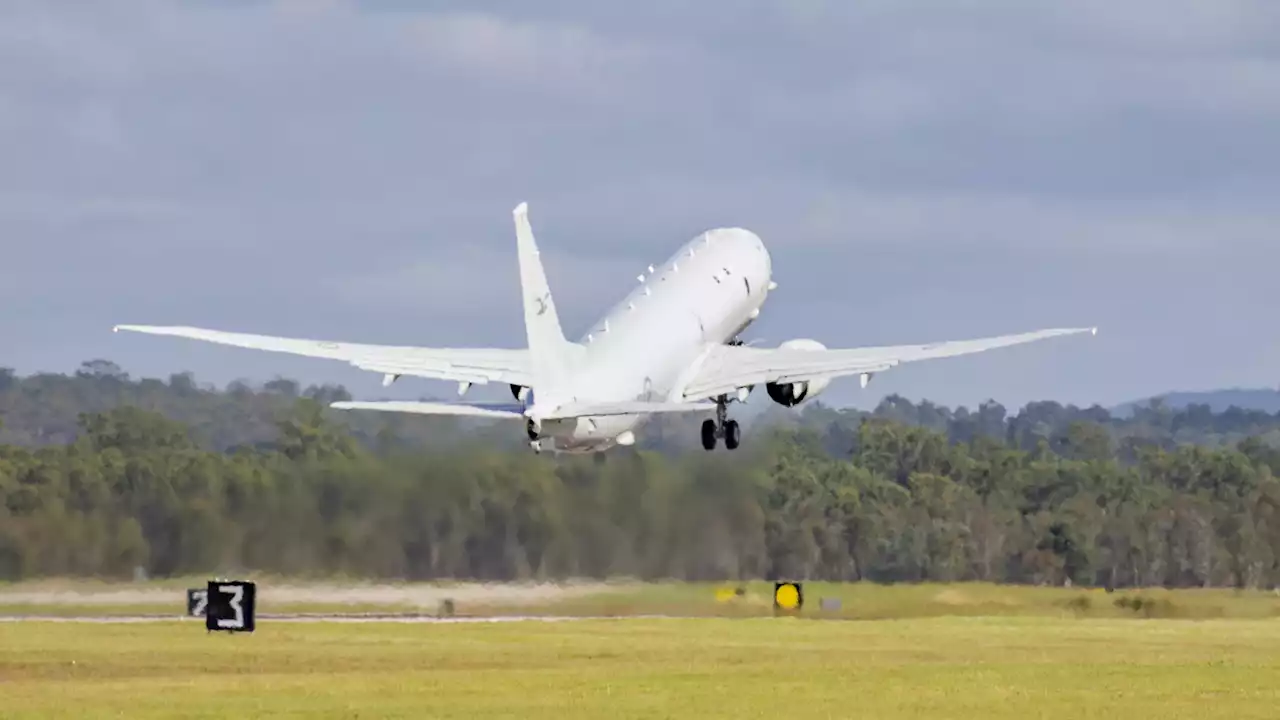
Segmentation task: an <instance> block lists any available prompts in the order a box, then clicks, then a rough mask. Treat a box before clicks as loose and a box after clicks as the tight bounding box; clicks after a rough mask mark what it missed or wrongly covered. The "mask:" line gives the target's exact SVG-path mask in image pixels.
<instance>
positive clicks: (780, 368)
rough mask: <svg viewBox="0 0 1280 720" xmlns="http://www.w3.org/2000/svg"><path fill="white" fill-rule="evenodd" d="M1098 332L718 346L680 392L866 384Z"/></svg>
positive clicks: (705, 394)
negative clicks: (886, 374) (905, 366)
mask: <svg viewBox="0 0 1280 720" xmlns="http://www.w3.org/2000/svg"><path fill="white" fill-rule="evenodd" d="M1097 332H1098V329H1097V328H1064V329H1055V330H1039V331H1036V332H1029V333H1022V334H1020V335H1001V336H999V337H991V338H982V339H979V340H956V341H948V342H935V343H928V344H925V345H891V346H884V347H867V348H855V349H850V350H835V349H833V350H826V349H821V350H819V349H813V350H811V349H801V348H773V349H766V348H753V347H745V346H740V345H739V346H734V345H717V346H716V347H714V348H712V350H711V353H710V354H709V355H708V356H707V357H706V359H705V360H704V362H703V364H702V366H701V368H700V369H699V370H698V372H697V374H696V375H694V377H693V379H692V380H691V381H690V382H689V384H688V385H687V386H686V387H685V390H684V397H685V399H686V400H692V399H700V398H711V397H718V396H720V395H726V394H731V393H733V392H735V391H736V390H737V389H738V388H741V387H747V386H751V385H761V384H764V383H770V382H772V383H792V382H804V381H810V382H813V381H816V380H831V379H834V378H838V377H845V376H849V375H862V376H863V382H864V384H865V382H866V379H867V378H869V377H870V375H871V374H873V373H877V372H882V371H884V370H888V369H890V368H892V367H895V366H897V365H899V364H901V363H904V362H915V361H918V360H932V359H936V358H945V357H956V356H958V355H968V354H970V353H977V352H984V351H986V350H994V349H996V348H1002V347H1008V346H1010V345H1021V344H1023V343H1029V342H1035V341H1037V340H1044V339H1046V338H1051V337H1058V336H1062V335H1075V334H1079V333H1093V334H1095V335H1096V334H1097Z"/></svg>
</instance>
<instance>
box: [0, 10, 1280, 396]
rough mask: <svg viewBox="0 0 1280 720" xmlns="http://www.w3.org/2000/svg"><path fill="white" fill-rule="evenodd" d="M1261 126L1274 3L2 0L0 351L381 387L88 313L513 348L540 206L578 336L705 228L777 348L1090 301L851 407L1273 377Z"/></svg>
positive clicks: (1277, 116) (846, 385) (1274, 87)
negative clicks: (123, 329) (766, 265)
mask: <svg viewBox="0 0 1280 720" xmlns="http://www.w3.org/2000/svg"><path fill="white" fill-rule="evenodd" d="M1277 128H1280V3H1277V2H1275V0H1214V1H1213V2H1204V1H1203V0H1126V2H1123V3H1117V2H1113V1H1112V0H1075V1H1074V2H1071V3H1049V2H1042V3H1028V2H1025V0H967V1H966V2H955V1H954V0H865V1H862V2H851V1H849V0H840V1H836V0H830V1H823V0H790V1H786V2H766V1H765V0H737V1H735V2H726V1H724V0H706V1H705V2H697V3H690V2H675V1H674V0H649V1H648V2H645V3H635V2H613V1H610V2H603V1H602V0H575V1H570V0H540V2H537V3H531V2H527V0H519V1H517V0H509V1H507V2H487V3H486V2H477V1H474V0H472V1H467V2H463V1H461V0H459V1H457V2H452V1H440V2H408V1H407V0H403V1H395V0H388V1H386V2H359V1H357V0H292V1H284V0H276V1H271V2H268V1H261V2H256V1H229V0H220V1H219V2H214V1H213V0H208V1H205V2H194V1H193V2H161V1H160V0H129V1H128V2H125V1H120V2H98V1H95V2H89V1H84V2H75V1H71V0H68V1H66V2H48V0H10V1H8V2H5V3H3V4H0V366H8V367H13V368H15V369H17V370H18V371H19V372H21V373H24V374H25V373H31V372H35V371H57V372H70V371H73V370H74V369H75V368H76V367H77V366H78V365H79V364H80V363H81V362H82V361H85V360H88V359H91V358H106V359H110V360H113V361H115V362H117V363H119V364H120V365H121V366H122V367H123V368H124V369H125V370H126V371H128V372H129V373H131V374H132V375H134V376H154V377H167V376H168V375H169V374H170V373H174V372H181V371H191V372H193V373H195V375H196V377H197V379H198V380H200V381H207V382H212V383H217V384H219V385H223V384H226V383H227V382H229V381H231V380H234V379H246V380H249V381H252V382H263V381H266V380H269V379H271V378H273V377H276V376H277V375H284V376H287V377H293V378H297V379H299V380H301V381H303V382H305V383H319V382H338V383H343V384H345V385H346V386H347V387H348V388H349V389H350V390H351V391H352V393H353V394H355V395H356V396H357V397H374V396H378V397H381V396H384V395H386V394H387V393H386V392H385V391H383V389H382V388H381V386H380V385H379V382H378V380H379V378H378V377H377V376H373V375H369V374H365V373H361V372H359V371H356V370H354V369H351V368H348V367H346V366H344V365H343V364H341V363H334V362H331V361H324V360H311V359H301V358H294V357H290V356H284V355H276V354H269V353H259V352H254V351H249V350H241V349H235V348H224V347H219V346H214V345H208V344H203V343H196V342H190V341H184V340H178V339H172V338H159V337H150V336H141V335H131V334H119V335H116V334H113V333H111V327H112V325H114V324H117V323H141V324H183V325H195V326H201V327H210V328H217V329H224V330H239V331H246V332H259V333H266V334H275V335H285V336H292V337H309V338H317V339H328V340H348V341H356V342H380V343H395V344H415V345H429V346H499V347H519V346H521V345H522V344H523V330H522V328H521V325H520V309H519V303H520V300H519V290H518V278H517V270H516V260H515V254H514V234H513V230H512V227H511V209H512V208H513V207H514V206H515V205H516V204H517V203H519V202H521V201H528V202H529V205H530V217H531V220H532V222H533V225H534V229H535V232H536V233H537V236H538V240H539V244H540V245H541V249H542V253H543V258H544V261H545V263H546V266H547V273H548V275H549V277H550V280H551V283H552V287H553V290H554V291H555V293H556V300H557V304H558V306H559V308H560V312H561V317H562V320H563V322H564V324H565V326H566V331H568V332H570V334H572V335H574V336H576V335H577V334H578V333H579V331H581V330H584V329H585V328H586V326H587V325H588V324H589V323H590V322H591V321H592V320H593V319H594V318H595V317H597V316H598V315H599V313H600V312H602V311H603V310H604V309H605V308H607V307H608V306H609V305H611V304H612V303H613V302H614V301H616V300H617V299H618V298H619V297H621V296H622V295H623V294H624V293H625V292H626V291H627V290H628V289H629V287H628V286H629V284H630V283H632V282H634V278H635V275H636V274H637V273H638V272H639V271H641V270H642V269H643V268H644V267H645V266H646V265H648V264H650V263H654V262H656V261H659V260H662V259H664V258H666V257H667V256H668V255H670V253H671V252H672V251H674V250H675V248H677V247H678V246H679V245H680V244H682V243H683V242H684V241H686V240H688V239H689V238H692V237H694V236H695V235H697V234H698V233H700V232H701V231H702V230H704V229H707V228H710V227H717V226H740V227H747V228H751V229H752V230H754V231H756V232H757V233H758V234H760V236H761V237H762V238H763V239H764V241H765V243H766V244H767V245H768V247H769V249H770V251H771V253H772V256H773V267H774V274H775V280H776V281H777V282H778V289H777V290H776V291H775V292H774V293H772V294H771V295H770V299H769V301H768V303H767V305H766V307H765V309H764V312H763V314H762V315H761V318H760V320H759V321H757V323H756V324H755V325H754V326H753V327H752V328H751V329H750V330H749V331H748V332H747V334H746V338H747V339H750V340H758V341H759V342H760V343H761V344H762V345H766V346H768V345H776V344H778V343H780V342H782V341H784V340H787V339H791V338H798V337H809V338H816V339H818V340H820V341H822V342H823V343H825V344H826V345H827V346H829V347H857V346H861V345H881V344H896V343H915V342H930V341H935V340H951V339H965V338H969V337H983V336H988V335H999V334H1005V333H1013V332H1023V331H1027V330H1033V329H1038V328H1047V327H1062V326H1072V327H1077V326H1093V325H1096V326H1098V327H1099V328H1100V331H1099V334H1098V336H1097V337H1088V336H1083V337H1073V338H1065V339H1055V340H1050V341H1047V342H1044V343H1038V344H1034V345H1029V346H1024V347H1019V348H1013V349H1006V350H998V351H993V352H991V353H985V354H980V355H974V356H970V357H966V358H957V359H947V360H938V361H932V362H925V363H919V364H916V365H911V366H905V367H902V368H898V369H895V370H893V371H892V372H889V373H886V374H884V375H883V376H881V377H877V378H876V380H875V381H874V382H873V384H872V385H871V386H870V387H869V388H868V389H867V390H865V391H864V390H860V389H859V387H858V383H857V382H856V380H848V381H845V382H843V383H839V382H838V383H837V384H835V385H833V386H832V388H831V389H830V390H828V391H827V394H826V395H824V396H823V399H824V400H828V399H829V400H830V401H831V402H832V403H834V404H837V405H856V406H861V407H867V406H871V405H874V404H875V403H876V402H877V401H878V400H879V399H880V398H881V397H883V396H884V395H885V394H887V393H899V394H902V395H905V396H907V397H910V398H913V399H919V398H928V399H930V400H933V401H935V402H939V403H944V404H948V405H957V404H965V405H969V406H970V407H972V406H975V405H976V404H978V403H980V402H982V401H984V400H987V399H996V400H998V401H1000V402H1003V403H1005V404H1006V405H1008V406H1010V407H1020V406H1021V405H1022V404H1024V403H1026V402H1028V401H1032V400H1039V399H1053V400H1058V401H1061V402H1070V403H1075V404H1081V405H1085V404H1092V403H1101V404H1104V405H1109V404H1113V403H1118V402H1121V401H1125V400H1130V399H1134V398H1139V397H1145V396H1149V395H1152V394H1156V393H1160V392H1164V391H1168V390H1174V389H1178V390H1196V389H1208V388H1218V387H1274V386H1276V385H1277V384H1278V381H1280V325H1277V323H1276V314H1277V309H1278V308H1280V297H1278V296H1277V292H1276V289H1277V282H1276V280H1277V270H1276V268H1277V267H1280V200H1277V198H1280V132H1277ZM402 384H403V385H404V386H405V387H404V388H403V389H401V388H400V387H399V384H398V386H397V388H396V390H397V391H398V392H402V393H408V394H409V395H418V394H438V393H440V392H442V390H447V388H448V386H445V385H443V384H441V383H434V382H431V381H425V380H409V379H407V380H405V381H402Z"/></svg>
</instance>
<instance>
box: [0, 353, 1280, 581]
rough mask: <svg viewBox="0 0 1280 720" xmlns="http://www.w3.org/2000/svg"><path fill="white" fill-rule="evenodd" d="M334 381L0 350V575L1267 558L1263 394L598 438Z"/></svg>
mask: <svg viewBox="0 0 1280 720" xmlns="http://www.w3.org/2000/svg"><path fill="white" fill-rule="evenodd" d="M761 395H763V393H761ZM344 396H345V391H344V390H342V388H336V387H313V388H308V389H305V390H300V389H299V388H298V386H297V384H296V383H292V382H290V381H287V380H279V381H276V382H274V383H270V384H268V385H267V386H266V387H264V388H261V389H252V388H249V387H247V386H245V385H243V384H237V385H234V386H232V387H231V388H228V389H227V390H225V391H218V390H215V389H209V388H200V387H198V386H197V385H196V384H195V383H194V381H193V380H192V379H191V378H190V377H189V376H185V375H177V376H174V377H173V378H170V380H169V381H168V382H161V381H157V380H143V381H136V382H135V381H132V380H130V379H129V378H128V377H127V376H125V375H124V374H123V373H121V372H120V371H119V369H118V368H116V367H114V366H113V365H111V364H110V363H106V362H103V361H95V362H92V363H86V365H85V366H84V367H83V368H82V369H81V371H80V372H79V373H77V374H76V375H75V376H72V377H64V376H57V375H37V376H33V377H27V378H19V377H17V376H15V375H14V374H13V373H0V412H2V413H3V415H2V416H0V417H2V418H3V422H4V427H3V431H2V432H3V433H4V435H3V438H4V440H5V442H6V443H7V444H5V445H2V446H0V579H9V580H16V579H24V578H33V577H42V576H98V577H120V578H126V577H132V576H133V575H134V574H135V572H136V568H139V567H140V568H143V569H144V570H145V572H146V573H147V574H148V575H151V576H161V577H165V576H173V575H181V574H193V573H209V572H222V573H240V572H245V571H257V572H268V573H275V574H279V575H288V576H305V575H312V576H333V575H337V574H341V575H346V576H349V577H364V578H382V579H411V580H425V579H437V578H459V579H475V580H484V581H492V580H521V579H557V578H567V577H585V578H604V577H618V576H630V577H635V578H641V579H655V578H673V579H681V580H702V581H719V580H736V579H750V578H771V577H786V578H796V579H809V580H833V581H851V580H871V581H877V582H921V581H941V582H952V581H964V580H976V581H985V582H1013V583H1031V584H1053V585H1065V584H1068V583H1070V584H1075V585H1081V584H1084V585H1095V586H1107V587H1131V586H1144V587H1149V586H1159V585H1164V586H1169V587H1200V586H1215V587H1221V586H1227V587H1239V588H1247V587H1263V588H1272V587H1275V586H1276V585H1277V584H1280V482H1277V479H1276V475H1277V474H1278V473H1280V450H1277V449H1276V447H1275V440H1276V438H1277V437H1278V430H1277V428H1280V416H1276V415H1268V414H1266V413H1263V412H1259V411H1244V410H1239V409H1230V410H1228V411H1226V412H1223V413H1213V412H1211V411H1209V409H1208V408H1206V407H1202V406H1192V407H1188V408H1186V409H1184V410H1177V411H1175V410H1171V409H1168V408H1165V407H1162V406H1160V405H1158V404H1157V405H1154V406H1150V407H1147V408H1142V409H1140V410H1138V411H1137V412H1135V413H1134V414H1133V416H1132V417H1126V418H1122V419H1121V418H1114V417H1112V416H1110V414H1108V413H1107V412H1106V411H1105V410H1103V409H1101V408H1087V409H1079V408H1074V407H1063V406H1061V405H1058V404H1056V403H1033V404H1031V405H1029V406H1027V407H1026V408H1024V409H1023V410H1022V411H1021V412H1020V413H1018V414H1017V415H1014V416H1012V417H1009V416H1007V415H1006V412H1005V410H1004V409H1003V408H1001V407H999V406H998V405H995V404H986V405H983V406H982V407H980V408H979V409H978V410H977V411H972V412H971V411H968V410H966V409H963V408H961V409H958V410H954V411H953V410H950V409H946V408H939V407H937V406H933V405H931V404H929V403H921V404H919V405H916V404H912V403H909V402H907V401H905V400H903V399H901V398H888V399H887V400H886V401H885V402H884V403H882V404H881V406H880V407H879V408H878V409H877V410H876V412H874V413H857V412H850V411H834V410H831V409H829V408H825V407H822V406H820V405H814V406H812V407H810V408H808V409H807V410H806V411H805V412H803V413H784V414H782V415H779V413H780V412H781V409H778V411H776V412H775V411H772V410H771V411H768V412H766V413H764V415H763V416H762V417H761V418H759V419H758V420H757V421H756V422H755V423H754V424H753V425H752V427H751V429H750V432H749V436H748V438H747V441H746V442H745V443H744V447H743V448H742V449H741V450H738V451H736V452H734V453H726V452H719V453H712V454H707V453H704V452H702V451H701V450H700V449H697V450H695V451H687V448H689V447H690V446H692V445H693V444H694V443H696V442H697V435H696V432H695V431H694V429H693V426H691V425H690V426H688V427H685V426H682V425H679V424H664V425H659V426H657V427H655V428H654V430H653V432H652V433H650V435H649V437H648V438H647V439H646V445H645V447H644V448H643V449H641V450H639V451H636V452H629V451H624V452H618V453H615V454H613V455H611V456H610V457H609V459H608V461H607V462H604V463H601V464H596V463H594V462H593V461H592V460H590V459H586V458H561V459H552V458H548V457H535V456H532V455H530V454H529V453H528V452H527V451H526V450H525V449H524V448H523V447H522V446H521V445H520V438H519V433H518V432H513V431H512V429H511V427H510V426H494V427H489V426H477V425H462V424H457V423H453V422H450V421H446V420H441V419H434V420H424V419H422V418H407V417H403V416H394V415H376V416H375V415H373V414H358V413H350V414H331V413H329V412H327V411H325V410H323V404H324V403H325V402H327V401H328V400H331V399H334V398H337V397H344ZM753 402H765V400H763V399H762V398H753Z"/></svg>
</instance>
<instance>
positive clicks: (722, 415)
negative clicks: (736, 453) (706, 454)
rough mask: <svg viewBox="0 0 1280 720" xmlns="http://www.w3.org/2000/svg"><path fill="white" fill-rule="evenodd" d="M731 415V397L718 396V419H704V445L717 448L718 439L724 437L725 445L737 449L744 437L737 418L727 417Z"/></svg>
mask: <svg viewBox="0 0 1280 720" xmlns="http://www.w3.org/2000/svg"><path fill="white" fill-rule="evenodd" d="M728 416H729V397H728V396H727V395H721V396H720V397H718V398H716V419H715V420H712V419H710V418H707V419H706V420H703V421H702V447H703V449H705V450H715V449H716V441H717V440H718V439H720V438H724V446H725V448H726V449H729V450H737V449H738V443H739V441H740V440H741V439H742V433H741V430H739V428H738V421H737V420H729V419H727V418H728Z"/></svg>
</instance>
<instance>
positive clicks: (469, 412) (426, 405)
mask: <svg viewBox="0 0 1280 720" xmlns="http://www.w3.org/2000/svg"><path fill="white" fill-rule="evenodd" d="M329 407H331V408H336V409H338V410H376V411H380V412H402V413H416V414H418V415H453V416H455V417H458V416H461V417H482V418H521V417H524V415H523V414H522V412H523V410H524V407H523V406H521V405H516V404H514V403H443V402H414V401H410V400H385V401H380V402H379V401H373V402H362V401H359V400H346V401H342V402H336V403H332V404H331V405H329Z"/></svg>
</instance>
